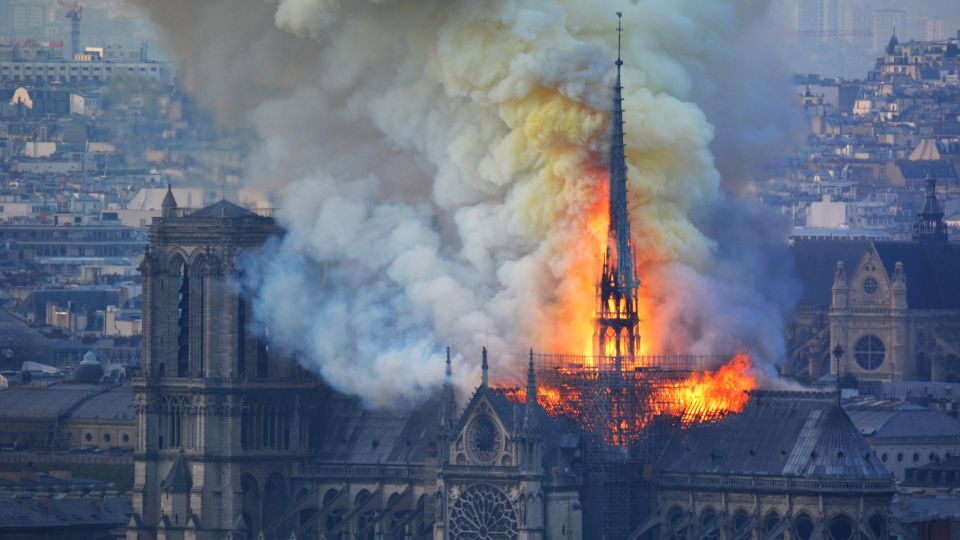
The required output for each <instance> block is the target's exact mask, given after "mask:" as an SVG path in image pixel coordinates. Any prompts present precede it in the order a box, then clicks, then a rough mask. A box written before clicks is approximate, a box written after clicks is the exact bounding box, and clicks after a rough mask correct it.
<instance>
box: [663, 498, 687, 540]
mask: <svg viewBox="0 0 960 540" xmlns="http://www.w3.org/2000/svg"><path fill="white" fill-rule="evenodd" d="M683 515H684V512H683V509H682V508H680V507H679V506H674V507H673V508H671V509H670V511H669V512H667V523H669V524H670V527H671V528H672V529H673V534H672V535H671V536H670V539H671V540H686V538H687V528H686V527H680V523H681V522H682V521H683Z"/></svg>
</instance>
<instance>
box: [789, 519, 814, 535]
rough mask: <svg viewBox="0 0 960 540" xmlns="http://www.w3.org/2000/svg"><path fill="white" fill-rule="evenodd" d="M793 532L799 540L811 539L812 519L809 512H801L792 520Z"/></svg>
mask: <svg viewBox="0 0 960 540" xmlns="http://www.w3.org/2000/svg"><path fill="white" fill-rule="evenodd" d="M793 533H794V534H795V535H796V536H797V538H798V539H799V540H811V538H813V519H811V518H810V514H807V513H806V512H801V513H800V514H797V517H796V518H794V520H793Z"/></svg>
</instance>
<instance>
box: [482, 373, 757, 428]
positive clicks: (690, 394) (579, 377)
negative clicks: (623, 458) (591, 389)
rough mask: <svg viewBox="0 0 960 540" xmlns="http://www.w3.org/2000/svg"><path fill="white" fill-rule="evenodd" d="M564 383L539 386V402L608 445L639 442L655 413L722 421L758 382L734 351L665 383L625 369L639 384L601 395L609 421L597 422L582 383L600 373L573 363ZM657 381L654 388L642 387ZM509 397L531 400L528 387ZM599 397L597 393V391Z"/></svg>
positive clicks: (685, 422)
mask: <svg viewBox="0 0 960 540" xmlns="http://www.w3.org/2000/svg"><path fill="white" fill-rule="evenodd" d="M558 373H559V374H560V376H561V383H560V384H561V385H560V386H559V387H540V388H538V389H537V403H538V404H539V405H540V406H541V407H542V408H543V409H544V410H545V411H546V412H547V413H548V414H550V415H551V416H554V417H556V416H566V417H568V418H571V419H573V420H574V421H575V422H577V424H578V425H579V426H580V427H581V428H582V429H584V430H586V431H592V432H599V433H600V434H602V435H603V437H604V439H605V440H606V442H607V443H608V444H611V445H614V446H627V445H629V444H631V443H632V442H634V441H636V440H637V439H638V437H639V435H640V433H641V432H642V431H643V430H644V429H645V428H646V427H647V426H648V425H649V423H650V422H651V421H653V420H654V419H655V418H658V417H660V418H668V419H671V420H672V421H674V422H678V423H679V425H680V426H681V427H688V426H691V425H693V424H696V423H702V422H709V421H714V420H719V419H721V418H723V417H724V416H726V415H728V414H731V413H738V412H741V411H743V408H744V407H745V406H746V404H747V400H748V397H749V396H748V395H747V392H748V391H750V390H753V389H755V388H756V386H757V377H756V372H755V371H754V369H753V365H752V364H751V362H750V357H749V356H748V355H745V354H741V355H737V356H735V357H734V358H733V359H732V360H731V361H730V362H728V363H727V364H725V365H723V366H721V367H720V368H719V369H717V370H716V371H712V372H699V373H691V374H690V375H689V376H687V377H686V378H685V379H682V380H676V381H673V382H668V383H666V384H662V381H657V382H656V383H653V382H652V381H650V380H646V379H645V377H647V375H645V372H643V371H632V372H625V373H624V375H625V376H628V377H630V378H631V383H632V386H634V388H630V387H629V386H631V385H627V388H623V389H617V390H615V391H609V392H608V393H607V394H606V395H605V396H603V397H602V398H601V399H604V400H606V402H607V403H606V405H605V406H604V410H605V413H606V414H607V415H609V416H608V417H607V418H606V420H604V422H605V425H598V424H597V422H598V421H599V420H601V419H599V418H596V416H597V414H596V412H597V411H595V410H591V407H592V406H595V404H592V403H589V402H588V401H587V400H585V399H583V397H582V395H581V391H580V384H581V383H585V384H587V385H592V384H595V382H596V381H595V375H591V373H595V372H594V371H592V370H591V369H590V368H589V367H587V368H581V369H579V370H578V369H576V368H570V369H565V370H562V371H559V372H558ZM644 385H650V386H652V390H653V391H652V392H651V393H647V392H645V391H643V390H641V387H643V386H644ZM498 391H500V392H502V393H503V394H504V395H505V396H506V397H507V398H508V399H510V400H511V401H513V402H515V403H523V402H525V401H526V397H527V393H526V390H525V389H523V388H500V389H498ZM593 399H596V396H593Z"/></svg>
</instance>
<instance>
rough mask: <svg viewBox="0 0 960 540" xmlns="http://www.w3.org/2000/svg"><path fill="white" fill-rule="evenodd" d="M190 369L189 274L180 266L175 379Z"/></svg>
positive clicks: (184, 266)
mask: <svg viewBox="0 0 960 540" xmlns="http://www.w3.org/2000/svg"><path fill="white" fill-rule="evenodd" d="M189 368H190V272H189V269H188V268H187V265H186V264H183V265H182V266H180V286H179V287H178V288H177V377H186V376H187V373H188V370H189Z"/></svg>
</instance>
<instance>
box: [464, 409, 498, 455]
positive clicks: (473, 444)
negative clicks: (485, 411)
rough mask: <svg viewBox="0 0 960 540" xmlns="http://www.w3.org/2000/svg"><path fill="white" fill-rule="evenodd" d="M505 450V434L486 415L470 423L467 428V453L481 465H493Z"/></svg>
mask: <svg viewBox="0 0 960 540" xmlns="http://www.w3.org/2000/svg"><path fill="white" fill-rule="evenodd" d="M502 449H503V434H502V433H500V428H498V427H497V424H496V422H494V421H493V419H492V418H490V417H489V416H486V415H480V416H477V417H476V418H474V419H473V421H472V422H470V426H469V427H468V428H467V451H469V452H470V456H471V457H472V458H473V459H474V460H476V461H479V462H480V463H484V464H490V463H493V462H494V461H495V460H496V459H497V456H498V455H499V454H500V450H502Z"/></svg>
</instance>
